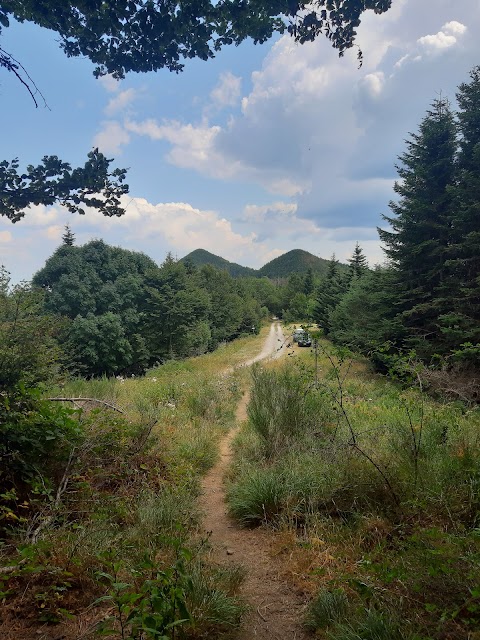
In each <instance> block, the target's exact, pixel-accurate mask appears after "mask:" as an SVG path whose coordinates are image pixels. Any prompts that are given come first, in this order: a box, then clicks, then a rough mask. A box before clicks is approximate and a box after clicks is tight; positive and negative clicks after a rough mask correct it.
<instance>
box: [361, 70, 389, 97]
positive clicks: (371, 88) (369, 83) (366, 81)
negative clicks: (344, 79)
mask: <svg viewBox="0 0 480 640" xmlns="http://www.w3.org/2000/svg"><path fill="white" fill-rule="evenodd" d="M359 84H360V85H361V86H363V87H365V89H366V91H367V92H368V93H369V94H370V96H371V97H372V98H375V97H377V96H379V95H380V94H381V93H382V90H383V87H384V85H385V74H384V73H383V71H375V72H374V73H369V74H367V75H366V76H365V77H364V78H363V79H362V80H361V81H360V83H359Z"/></svg>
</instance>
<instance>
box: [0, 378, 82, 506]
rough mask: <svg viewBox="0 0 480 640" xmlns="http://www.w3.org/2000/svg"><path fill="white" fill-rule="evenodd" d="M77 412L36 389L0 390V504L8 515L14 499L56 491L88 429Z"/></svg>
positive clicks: (47, 494)
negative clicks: (44, 397) (80, 422)
mask: <svg viewBox="0 0 480 640" xmlns="http://www.w3.org/2000/svg"><path fill="white" fill-rule="evenodd" d="M76 413H77V412H76V411H74V410H72V409H70V408H66V407H63V406H61V405H59V404H56V403H53V402H49V401H48V400H42V399H41V398H40V392H39V391H38V390H36V389H26V388H25V387H23V386H21V385H19V386H17V387H14V388H13V389H10V390H9V391H2V392H0V425H1V428H0V494H1V495H2V496H3V499H2V498H0V506H2V502H3V507H4V509H3V511H4V512H5V513H7V515H8V514H11V513H12V507H14V505H13V504H12V501H13V502H14V501H16V500H25V499H27V498H28V497H30V496H31V495H32V494H37V495H43V496H45V497H50V496H51V494H52V492H53V490H54V487H55V483H56V481H57V480H60V478H61V475H62V474H63V470H64V467H65V465H66V464H67V461H68V458H69V455H70V454H71V451H72V449H73V448H74V447H76V446H77V445H78V444H79V442H80V440H81V439H82V437H83V434H84V432H83V429H82V427H81V425H80V424H79V422H78V421H77V420H76V419H75V418H74V415H75V414H76ZM0 517H1V516H0ZM9 517H10V518H12V515H10V516H9Z"/></svg>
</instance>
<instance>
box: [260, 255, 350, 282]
mask: <svg viewBox="0 0 480 640" xmlns="http://www.w3.org/2000/svg"><path fill="white" fill-rule="evenodd" d="M328 263H329V261H328V260H324V258H317V256H314V255H313V254H312V253H309V252H308V251H303V250H302V249H292V251H288V252H287V253H284V254H283V255H281V256H279V257H278V258H275V259H274V260H271V261H270V262H267V264H266V265H264V266H263V267H262V268H261V269H259V270H258V272H257V274H258V275H259V276H267V277H268V278H288V276H290V275H291V274H292V273H307V271H308V270H309V269H311V270H312V271H313V273H316V274H318V275H322V276H323V275H325V274H326V273H327V267H328ZM342 267H345V269H346V268H347V266H346V265H342V264H339V269H340V270H341V269H342Z"/></svg>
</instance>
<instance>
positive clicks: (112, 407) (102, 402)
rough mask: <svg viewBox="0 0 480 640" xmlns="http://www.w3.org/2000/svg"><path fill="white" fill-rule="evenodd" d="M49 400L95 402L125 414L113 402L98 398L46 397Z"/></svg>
mask: <svg viewBox="0 0 480 640" xmlns="http://www.w3.org/2000/svg"><path fill="white" fill-rule="evenodd" d="M47 400H50V401H51V402H72V403H73V404H77V403H79V402H96V403H97V404H103V405H104V406H105V407H108V408H109V409H113V411H118V413H122V414H123V415H125V411H123V410H122V409H120V408H119V407H116V406H115V405H114V404H111V403H110V402H105V400H99V399H98V398H47Z"/></svg>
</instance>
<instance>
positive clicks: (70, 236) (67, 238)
mask: <svg viewBox="0 0 480 640" xmlns="http://www.w3.org/2000/svg"><path fill="white" fill-rule="evenodd" d="M62 241H63V244H65V245H67V247H73V245H74V244H75V234H74V233H73V231H72V230H71V229H70V225H69V224H66V225H65V231H64V233H63V236H62Z"/></svg>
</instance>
